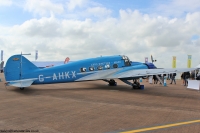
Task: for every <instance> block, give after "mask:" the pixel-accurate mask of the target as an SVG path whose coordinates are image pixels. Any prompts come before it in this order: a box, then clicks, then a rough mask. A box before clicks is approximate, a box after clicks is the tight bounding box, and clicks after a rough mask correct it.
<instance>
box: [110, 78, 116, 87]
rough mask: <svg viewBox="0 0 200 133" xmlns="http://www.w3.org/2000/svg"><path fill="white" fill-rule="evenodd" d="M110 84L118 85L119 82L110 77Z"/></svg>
mask: <svg viewBox="0 0 200 133" xmlns="http://www.w3.org/2000/svg"><path fill="white" fill-rule="evenodd" d="M109 85H110V86H116V85H117V83H116V82H115V80H114V79H110V81H109Z"/></svg>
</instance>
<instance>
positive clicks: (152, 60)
mask: <svg viewBox="0 0 200 133" xmlns="http://www.w3.org/2000/svg"><path fill="white" fill-rule="evenodd" d="M156 61H157V60H154V59H153V56H152V55H151V62H152V63H153V62H156Z"/></svg>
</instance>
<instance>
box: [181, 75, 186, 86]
mask: <svg viewBox="0 0 200 133" xmlns="http://www.w3.org/2000/svg"><path fill="white" fill-rule="evenodd" d="M184 77H185V75H184V73H182V74H181V79H182V80H183V85H185V79H184Z"/></svg>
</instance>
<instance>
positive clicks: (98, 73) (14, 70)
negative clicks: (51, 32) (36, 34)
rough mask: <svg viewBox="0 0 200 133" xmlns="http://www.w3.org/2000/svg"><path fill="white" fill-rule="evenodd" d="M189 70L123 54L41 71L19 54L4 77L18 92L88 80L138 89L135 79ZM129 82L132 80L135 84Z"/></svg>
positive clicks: (80, 61) (188, 69)
mask: <svg viewBox="0 0 200 133" xmlns="http://www.w3.org/2000/svg"><path fill="white" fill-rule="evenodd" d="M191 70H194V68H179V69H157V68H156V66H155V65H154V64H153V63H149V62H148V63H141V62H133V61H130V59H129V58H128V57H127V56H125V55H114V56H100V57H96V58H89V59H84V60H79V61H73V62H71V63H67V64H63V65H59V66H54V67H49V68H43V69H41V68H38V67H36V66H35V65H34V64H33V63H31V62H30V61H29V60H28V59H27V58H25V57H24V56H23V55H22V54H19V55H13V56H11V57H10V58H9V59H8V61H7V62H6V66H5V69H4V75H5V79H6V85H7V86H15V87H19V88H20V89H21V90H23V89H24V88H25V87H28V86H30V85H37V84H53V83H66V82H80V81H91V80H103V81H106V82H108V83H109V85H111V86H114V85H116V82H115V80H114V79H120V80H121V81H123V82H124V83H126V84H128V85H131V86H133V87H134V85H135V84H136V85H138V86H136V87H140V84H139V83H138V82H137V80H136V79H138V78H141V77H145V76H147V75H158V74H166V73H177V72H185V71H191ZM128 80H134V83H135V84H132V83H131V82H129V81H128Z"/></svg>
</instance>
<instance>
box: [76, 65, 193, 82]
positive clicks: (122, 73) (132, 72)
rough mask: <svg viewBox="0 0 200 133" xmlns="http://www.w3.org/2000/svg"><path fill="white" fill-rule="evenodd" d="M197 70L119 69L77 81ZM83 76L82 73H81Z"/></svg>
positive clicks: (103, 71)
mask: <svg viewBox="0 0 200 133" xmlns="http://www.w3.org/2000/svg"><path fill="white" fill-rule="evenodd" d="M195 69H196V68H169V69H134V68H132V69H130V68H125V67H124V68H118V69H111V70H102V71H98V72H95V73H92V74H90V75H87V76H83V77H82V78H79V79H77V80H76V81H83V80H95V79H116V78H131V77H141V76H147V75H159V74H170V73H180V72H187V71H192V70H195ZM80 74H81V73H80Z"/></svg>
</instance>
